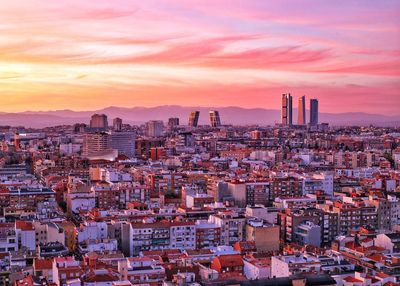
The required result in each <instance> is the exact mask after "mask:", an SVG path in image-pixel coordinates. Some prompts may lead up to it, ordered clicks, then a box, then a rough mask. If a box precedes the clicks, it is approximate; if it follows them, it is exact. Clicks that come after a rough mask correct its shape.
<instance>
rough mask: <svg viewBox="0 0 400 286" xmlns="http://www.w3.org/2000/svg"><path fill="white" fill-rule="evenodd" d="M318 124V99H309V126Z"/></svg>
mask: <svg viewBox="0 0 400 286" xmlns="http://www.w3.org/2000/svg"><path fill="white" fill-rule="evenodd" d="M317 124H318V99H315V98H312V99H310V125H312V126H315V125H317Z"/></svg>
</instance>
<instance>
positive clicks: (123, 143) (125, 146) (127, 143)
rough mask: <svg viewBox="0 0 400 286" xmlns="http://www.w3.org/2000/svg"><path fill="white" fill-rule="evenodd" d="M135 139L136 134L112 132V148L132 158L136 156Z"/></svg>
mask: <svg viewBox="0 0 400 286" xmlns="http://www.w3.org/2000/svg"><path fill="white" fill-rule="evenodd" d="M135 137H136V136H135V133H134V132H121V131H118V132H112V133H111V148H112V149H115V150H118V154H124V155H125V156H127V157H130V158H131V157H133V156H135Z"/></svg>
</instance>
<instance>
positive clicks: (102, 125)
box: [90, 114, 108, 131]
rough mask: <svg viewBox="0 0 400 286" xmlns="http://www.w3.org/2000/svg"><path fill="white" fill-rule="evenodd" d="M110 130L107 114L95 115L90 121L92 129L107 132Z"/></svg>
mask: <svg viewBox="0 0 400 286" xmlns="http://www.w3.org/2000/svg"><path fill="white" fill-rule="evenodd" d="M107 128H108V119H107V115H105V114H93V115H92V118H91V119H90V129H92V130H97V131H105V130H107Z"/></svg>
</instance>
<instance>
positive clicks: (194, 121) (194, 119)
mask: <svg viewBox="0 0 400 286" xmlns="http://www.w3.org/2000/svg"><path fill="white" fill-rule="evenodd" d="M199 116H200V111H192V112H190V115H189V126H190V127H197V125H198V124H199Z"/></svg>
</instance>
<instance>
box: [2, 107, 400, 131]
mask: <svg viewBox="0 0 400 286" xmlns="http://www.w3.org/2000/svg"><path fill="white" fill-rule="evenodd" d="M213 109H216V110H219V112H220V115H221V120H222V123H223V124H233V125H250V124H258V125H272V124H275V123H278V122H279V121H280V111H279V110H275V109H263V108H241V107H235V106H228V107H218V108H212V107H183V106H178V105H164V106H157V107H132V108H124V107H114V106H111V107H107V108H104V109H101V110H93V111H72V110H55V111H26V112H20V113H0V125H11V126H25V127H33V128H42V127H48V126H56V125H63V124H74V123H89V120H90V116H91V115H92V114H94V113H105V114H107V115H108V117H109V122H110V124H111V123H112V119H113V118H115V117H121V118H122V119H123V120H124V122H126V123H129V124H141V123H144V122H146V121H148V120H152V119H156V120H164V121H166V120H168V118H169V117H179V118H180V122H181V124H182V125H183V124H187V121H188V115H189V113H190V111H192V110H199V111H200V124H208V111H209V110H213ZM293 113H294V114H293V115H294V116H293V118H294V122H293V123H296V121H297V110H296V109H294V112H293ZM307 115H308V113H307ZM307 120H308V116H307ZM319 121H320V122H327V123H329V124H331V125H369V124H374V125H379V126H400V115H398V116H386V115H381V114H369V113H363V112H347V113H320V114H319Z"/></svg>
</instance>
